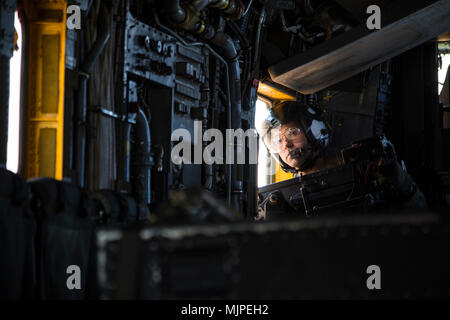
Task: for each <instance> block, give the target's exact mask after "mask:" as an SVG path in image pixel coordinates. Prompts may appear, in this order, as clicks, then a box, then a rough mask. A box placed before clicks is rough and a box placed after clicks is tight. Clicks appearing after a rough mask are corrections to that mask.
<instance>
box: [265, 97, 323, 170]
mask: <svg viewBox="0 0 450 320" xmlns="http://www.w3.org/2000/svg"><path fill="white" fill-rule="evenodd" d="M260 134H261V136H262V138H263V141H264V143H265V144H266V147H267V148H268V149H269V151H270V153H271V154H272V156H273V157H274V158H275V159H276V160H277V161H278V162H279V163H280V166H281V168H282V169H283V170H284V171H287V172H298V171H306V170H307V169H310V168H311V167H312V166H313V165H314V163H315V161H316V160H317V159H318V158H319V157H320V155H321V154H322V153H323V151H324V149H325V148H326V147H327V146H328V143H329V136H328V129H327V127H326V125H325V121H324V120H323V119H322V117H321V116H320V115H319V114H318V112H317V111H315V110H313V109H312V108H311V107H309V106H306V105H304V104H301V103H299V102H292V101H289V102H283V103H280V104H278V105H276V106H274V107H273V108H272V109H271V115H270V116H269V117H268V118H267V119H266V120H265V121H264V123H263V125H262V127H261V128H260Z"/></svg>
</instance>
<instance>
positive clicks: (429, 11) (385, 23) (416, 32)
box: [269, 0, 450, 94]
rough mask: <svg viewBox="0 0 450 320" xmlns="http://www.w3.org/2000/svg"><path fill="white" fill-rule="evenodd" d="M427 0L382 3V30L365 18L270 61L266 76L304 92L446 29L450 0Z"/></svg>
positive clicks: (316, 89)
mask: <svg viewBox="0 0 450 320" xmlns="http://www.w3.org/2000/svg"><path fill="white" fill-rule="evenodd" d="M429 2H430V1H411V2H409V1H408V2H406V1H396V2H395V3H394V4H393V5H392V6H391V7H381V22H382V24H381V26H382V27H381V29H380V30H375V31H372V30H369V29H368V28H367V26H366V25H365V24H363V25H361V26H359V27H356V28H354V29H352V30H350V31H348V32H346V33H344V34H342V35H340V36H338V37H336V38H334V39H331V40H329V41H326V42H324V43H322V44H320V45H317V46H316V47H314V48H311V49H310V50H308V51H306V52H304V53H301V54H299V55H296V56H293V57H290V58H288V59H286V60H284V61H282V62H280V63H278V64H276V65H274V66H272V67H270V68H269V73H270V76H271V78H272V80H273V81H274V82H276V83H279V84H282V85H284V86H286V87H288V88H291V89H293V90H297V91H299V92H301V93H303V94H310V93H314V92H317V91H320V90H322V89H325V88H327V87H329V86H331V85H333V84H336V83H338V82H341V81H343V80H345V79H348V78H350V77H352V76H354V75H356V74H358V73H360V72H362V71H364V70H366V69H368V68H370V67H373V66H375V65H377V64H379V63H381V62H383V61H386V60H388V59H390V58H392V57H394V56H397V55H399V54H401V53H403V52H405V51H407V50H409V49H412V48H414V47H416V46H418V45H420V44H422V43H424V42H425V41H428V40H430V39H433V38H435V37H437V36H439V35H440V34H442V33H443V32H445V31H448V30H450V19H449V17H450V1H448V0H440V1H436V2H434V3H432V4H429ZM427 4H428V5H427ZM424 5H426V6H424Z"/></svg>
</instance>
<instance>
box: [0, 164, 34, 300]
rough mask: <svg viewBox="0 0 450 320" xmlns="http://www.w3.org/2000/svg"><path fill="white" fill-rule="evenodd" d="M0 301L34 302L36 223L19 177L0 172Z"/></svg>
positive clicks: (26, 190) (26, 186)
mask: <svg viewBox="0 0 450 320" xmlns="http://www.w3.org/2000/svg"><path fill="white" fill-rule="evenodd" d="M0 182H1V183H0V288H1V290H0V300H17V299H34V298H35V289H36V273H35V260H34V254H35V246H34V237H35V234H36V222H35V219H34V214H33V213H32V212H31V211H30V208H29V206H28V204H29V201H28V200H29V195H30V194H29V189H28V185H27V184H26V182H25V180H24V179H22V178H21V177H19V176H17V175H15V174H13V173H12V172H9V171H7V170H5V169H0Z"/></svg>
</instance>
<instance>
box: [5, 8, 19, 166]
mask: <svg viewBox="0 0 450 320" xmlns="http://www.w3.org/2000/svg"><path fill="white" fill-rule="evenodd" d="M14 27H15V29H16V32H17V35H18V39H17V46H18V48H17V50H15V51H14V56H13V57H12V58H11V60H10V80H9V81H10V82H9V118H8V121H9V123H8V157H7V162H6V167H7V168H8V170H10V171H12V172H15V173H17V171H18V168H19V132H20V131H19V130H20V74H21V61H22V59H21V57H22V26H21V24H20V20H19V16H18V14H17V12H16V14H15V19H14Z"/></svg>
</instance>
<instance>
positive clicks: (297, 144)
mask: <svg viewBox="0 0 450 320" xmlns="http://www.w3.org/2000/svg"><path fill="white" fill-rule="evenodd" d="M277 141H278V154H279V155H280V158H281V160H283V161H284V162H285V163H286V164H287V165H289V166H291V167H293V168H296V169H298V168H299V164H300V159H299V158H292V157H291V155H290V153H289V152H290V151H292V150H295V149H298V148H305V147H306V146H308V140H307V139H306V136H305V133H304V132H303V130H300V128H299V125H298V124H297V123H295V122H289V123H286V124H283V125H282V126H281V128H280V132H279V136H278V137H277Z"/></svg>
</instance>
